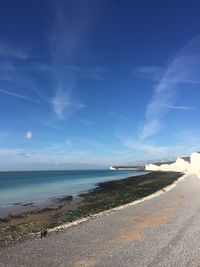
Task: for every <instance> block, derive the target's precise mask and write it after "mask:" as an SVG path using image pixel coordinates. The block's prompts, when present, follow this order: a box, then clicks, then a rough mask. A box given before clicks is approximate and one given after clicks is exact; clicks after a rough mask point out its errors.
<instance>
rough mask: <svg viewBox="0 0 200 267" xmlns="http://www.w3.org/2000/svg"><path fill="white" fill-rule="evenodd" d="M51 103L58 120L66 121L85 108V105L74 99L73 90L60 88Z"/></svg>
mask: <svg viewBox="0 0 200 267" xmlns="http://www.w3.org/2000/svg"><path fill="white" fill-rule="evenodd" d="M51 103H52V107H53V110H54V112H55V114H56V116H57V118H58V119H65V118H66V117H69V116H70V115H72V114H73V113H74V112H76V111H78V110H80V109H82V108H84V107H85V105H84V104H82V103H80V102H78V101H76V100H74V99H73V98H72V88H69V89H67V90H64V89H63V88H62V87H59V88H58V90H57V92H56V94H55V96H54V97H53V98H52V100H51Z"/></svg>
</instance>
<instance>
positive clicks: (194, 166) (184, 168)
mask: <svg viewBox="0 0 200 267" xmlns="http://www.w3.org/2000/svg"><path fill="white" fill-rule="evenodd" d="M145 170H147V171H175V172H183V173H186V174H188V173H194V174H196V175H198V176H200V153H197V152H195V153H192V154H191V156H190V162H187V161H185V160H184V159H182V158H177V160H176V161H175V162H174V163H171V164H161V165H156V164H147V165H146V166H145Z"/></svg>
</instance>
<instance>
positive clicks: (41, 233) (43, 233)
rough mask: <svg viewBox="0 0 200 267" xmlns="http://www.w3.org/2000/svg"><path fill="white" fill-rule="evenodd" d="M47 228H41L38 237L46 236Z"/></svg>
mask: <svg viewBox="0 0 200 267" xmlns="http://www.w3.org/2000/svg"><path fill="white" fill-rule="evenodd" d="M47 233H48V232H47V230H42V231H41V232H40V237H41V238H43V237H47Z"/></svg>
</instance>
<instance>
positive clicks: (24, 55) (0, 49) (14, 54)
mask: <svg viewBox="0 0 200 267" xmlns="http://www.w3.org/2000/svg"><path fill="white" fill-rule="evenodd" d="M0 57H5V58H15V59H20V60H26V59H28V58H29V54H28V51H27V49H25V48H21V47H17V46H14V45H11V44H9V43H6V42H5V41H4V40H0Z"/></svg>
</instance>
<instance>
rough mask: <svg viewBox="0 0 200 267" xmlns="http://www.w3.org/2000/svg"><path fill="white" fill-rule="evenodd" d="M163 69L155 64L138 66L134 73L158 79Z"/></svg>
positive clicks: (163, 71)
mask: <svg viewBox="0 0 200 267" xmlns="http://www.w3.org/2000/svg"><path fill="white" fill-rule="evenodd" d="M165 71H166V70H165V69H164V68H162V67H156V66H140V67H138V68H136V69H135V70H134V72H133V73H134V74H135V75H136V76H138V77H142V78H147V79H152V80H154V81H160V80H161V79H162V77H163V75H164V73H165Z"/></svg>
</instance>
